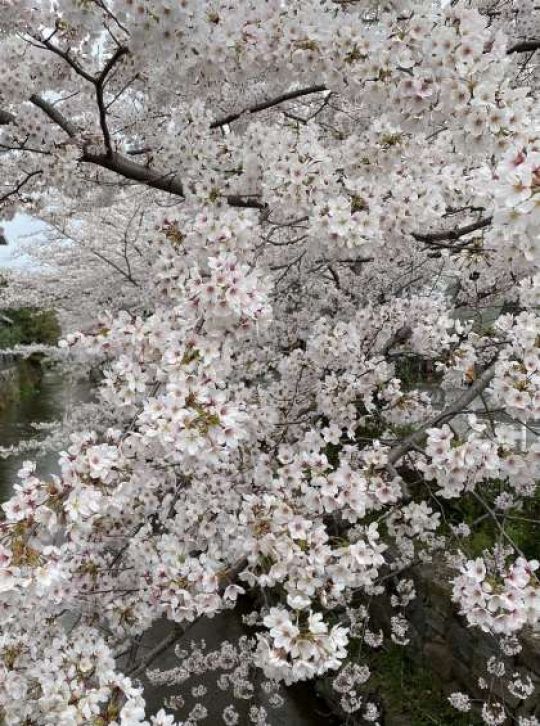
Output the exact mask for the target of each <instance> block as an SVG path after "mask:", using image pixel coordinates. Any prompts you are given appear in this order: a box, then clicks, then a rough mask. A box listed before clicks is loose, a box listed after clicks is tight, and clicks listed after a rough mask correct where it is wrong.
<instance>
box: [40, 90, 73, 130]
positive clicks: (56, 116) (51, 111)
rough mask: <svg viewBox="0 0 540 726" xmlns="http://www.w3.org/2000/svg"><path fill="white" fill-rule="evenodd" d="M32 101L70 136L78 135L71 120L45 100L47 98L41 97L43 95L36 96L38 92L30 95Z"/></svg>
mask: <svg viewBox="0 0 540 726" xmlns="http://www.w3.org/2000/svg"><path fill="white" fill-rule="evenodd" d="M30 101H31V102H32V103H33V104H34V106H37V107H38V108H40V109H41V110H42V111H43V112H44V113H46V114H47V116H48V117H49V118H50V119H51V121H54V123H55V124H56V125H57V126H60V128H61V129H62V130H63V131H65V132H66V134H67V135H68V136H70V137H71V138H73V137H74V136H76V135H77V127H76V126H75V125H74V124H73V123H72V122H71V121H69V120H68V119H67V118H66V117H65V116H64V114H63V113H61V112H60V111H59V110H58V109H57V108H56V106H53V105H52V103H49V102H48V101H45V99H44V98H41V96H36V94H34V95H32V96H30Z"/></svg>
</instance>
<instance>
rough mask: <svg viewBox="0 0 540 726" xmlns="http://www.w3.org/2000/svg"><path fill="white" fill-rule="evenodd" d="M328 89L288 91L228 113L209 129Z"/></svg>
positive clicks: (309, 88) (316, 88)
mask: <svg viewBox="0 0 540 726" xmlns="http://www.w3.org/2000/svg"><path fill="white" fill-rule="evenodd" d="M327 90H328V88H327V87H326V86H325V85H323V84H321V85H318V86H309V87H308V88H299V89H297V90H296V91H289V92H288V93H282V94H281V95H280V96H276V97H275V98H271V99H269V100H268V101H262V102H261V103H256V104H255V105H254V106H250V107H249V108H245V109H243V110H242V111H239V112H238V113H230V114H228V115H227V116H224V117H223V118H220V119H217V120H216V121H213V122H212V123H211V124H210V128H211V129H219V128H221V127H222V126H226V125H227V124H230V123H232V122H233V121H236V120H237V119H239V118H240V116H243V115H244V114H248V113H249V114H252V113H257V112H258V111H265V110H266V109H267V108H272V107H273V106H278V105H279V104H280V103H283V102H284V101H292V100H294V99H295V98H301V97H302V96H309V95H310V94H312V93H321V92H322V91H327Z"/></svg>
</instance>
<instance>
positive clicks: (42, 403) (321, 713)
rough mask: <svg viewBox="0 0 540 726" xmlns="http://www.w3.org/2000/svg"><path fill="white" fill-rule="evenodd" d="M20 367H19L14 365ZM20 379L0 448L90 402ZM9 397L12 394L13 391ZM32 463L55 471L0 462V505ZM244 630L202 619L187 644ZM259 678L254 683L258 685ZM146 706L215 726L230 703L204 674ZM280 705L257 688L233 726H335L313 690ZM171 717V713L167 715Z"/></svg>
mask: <svg viewBox="0 0 540 726" xmlns="http://www.w3.org/2000/svg"><path fill="white" fill-rule="evenodd" d="M19 365H21V364H19ZM19 373H20V380H21V381H22V382H23V384H22V385H21V386H20V390H19V391H18V393H16V395H9V396H3V393H4V392H3V391H1V390H0V402H1V404H2V405H1V407H0V446H2V447H8V446H11V445H16V444H17V443H19V442H21V441H24V440H28V439H34V438H36V437H40V438H41V437H42V436H43V433H42V432H40V431H38V430H37V429H36V428H35V426H34V424H37V423H40V422H49V423H52V422H54V421H59V420H61V419H62V418H63V417H64V416H66V415H68V414H69V412H70V410H71V409H72V407H73V406H75V405H76V404H77V402H78V401H88V400H89V398H90V387H89V386H88V385H87V384H84V383H82V384H81V383H74V382H72V381H69V380H68V379H67V378H66V376H65V375H63V374H62V372H60V371H59V370H58V369H55V368H51V369H44V370H43V371H41V372H40V371H39V370H37V371H34V373H33V375H31V376H30V379H31V380H29V377H28V375H27V371H24V370H22V371H19ZM12 393H13V392H12ZM28 459H31V460H36V461H37V470H38V474H40V475H41V476H46V475H47V474H50V473H55V472H57V471H58V467H57V452H48V453H46V454H44V455H41V456H39V457H37V458H36V456H35V454H34V452H25V453H23V454H20V455H17V456H12V457H10V458H8V459H1V458H0V501H5V500H6V499H7V498H9V496H10V492H11V491H12V489H13V485H14V483H16V481H17V471H18V469H20V467H21V465H22V463H23V461H25V460H28ZM168 628H169V626H168V624H166V623H165V622H164V621H161V622H158V623H156V625H155V626H154V627H153V628H152V630H151V631H150V632H149V633H147V634H146V635H145V637H144V639H143V641H142V642H141V649H140V654H141V655H144V652H145V650H146V651H148V650H150V649H151V648H152V647H153V646H154V645H155V644H156V643H157V642H159V640H161V638H162V637H163V635H164V634H165V633H166V632H167V629H168ZM245 634H246V630H245V627H244V626H243V624H242V619H241V616H240V614H239V613H238V612H237V611H236V610H234V611H228V612H226V613H223V614H222V615H219V616H217V617H216V618H214V619H212V620H204V621H201V622H200V623H198V624H197V625H195V626H194V627H193V629H191V630H190V631H189V635H188V636H187V638H186V640H187V642H188V643H189V642H191V641H194V642H198V643H200V642H201V641H202V640H204V641H205V643H206V646H207V648H208V650H215V649H217V648H219V647H220V644H221V643H222V642H223V641H226V640H228V641H231V642H234V641H235V640H236V639H238V638H239V637H240V636H241V635H245ZM179 664H180V661H179V660H178V658H176V656H175V654H174V651H173V650H171V651H169V652H168V653H166V654H165V655H164V656H163V657H162V658H161V659H160V660H159V662H158V663H157V664H156V663H155V664H153V667H155V666H156V665H158V666H159V668H160V669H170V668H175V667H178V666H179ZM260 681H261V679H259V683H260ZM198 685H202V686H203V688H205V689H206V691H207V693H206V695H205V696H204V697H201V698H198V697H197V698H195V697H193V696H192V694H191V689H192V688H193V687H197V686H198ZM145 692H146V694H147V698H148V703H149V707H150V708H151V710H152V711H153V712H155V711H157V710H159V708H160V707H161V706H162V705H163V702H164V701H165V700H168V699H169V698H171V697H173V698H174V697H178V696H180V697H181V698H182V699H184V700H185V706H184V707H183V708H181V709H180V710H179V711H178V712H176V713H175V715H176V717H177V718H178V719H179V720H180V719H186V717H187V715H188V713H189V711H190V710H191V708H192V707H193V705H194V703H196V702H197V701H199V702H203V703H204V704H205V706H206V707H207V708H208V714H207V715H206V718H205V719H204V720H201V721H200V723H201V724H209V725H211V726H214V725H216V726H218V725H219V724H223V719H222V713H223V709H224V708H225V707H226V706H227V705H228V704H229V703H231V700H232V699H231V698H230V696H229V695H228V694H227V693H226V692H223V691H221V690H220V689H219V688H218V686H217V681H216V677H215V675H213V674H208V675H204V676H202V677H201V679H198V680H197V679H195V680H194V681H191V680H190V681H187V682H186V683H184V684H182V685H178V686H173V687H164V686H159V687H152V686H150V684H149V683H148V682H145ZM281 693H282V695H283V696H284V702H283V705H282V706H281V707H280V708H279V709H276V710H273V709H271V708H269V707H268V696H267V694H266V693H264V690H263V688H262V687H260V686H259V688H258V690H257V691H256V692H255V695H254V697H253V698H252V699H250V700H249V701H248V700H245V701H242V700H240V701H235V706H236V708H237V710H238V712H239V715H240V721H239V723H238V726H250V724H252V723H253V721H252V720H251V718H250V708H251V707H252V706H257V707H260V706H266V707H267V711H268V723H269V724H271V726H322V725H323V724H324V726H338V724H339V722H338V721H336V720H335V719H334V718H333V717H332V716H331V714H329V713H328V709H327V707H326V704H325V703H324V702H323V701H322V700H321V699H319V698H318V697H317V696H316V694H315V691H314V689H313V688H312V687H311V686H308V685H298V686H295V687H293V688H289V689H286V690H285V689H283V690H282V692H281ZM169 712H170V713H173V711H172V710H169Z"/></svg>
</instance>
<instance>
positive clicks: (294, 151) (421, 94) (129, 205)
mask: <svg viewBox="0 0 540 726" xmlns="http://www.w3.org/2000/svg"><path fill="white" fill-rule="evenodd" d="M0 6H1V10H2V14H1V18H0V23H1V26H0V27H1V36H0V44H1V49H2V65H1V70H0V74H1V76H2V83H1V84H0V124H1V132H0V153H1V159H2V171H3V178H2V183H1V194H0V204H1V205H2V214H3V216H4V217H5V218H6V217H9V216H10V215H12V214H14V213H15V211H17V210H20V209H22V208H24V209H25V210H26V211H27V213H29V214H32V215H34V216H36V217H39V218H40V219H42V220H44V222H46V223H47V224H48V226H49V229H50V230H51V231H50V234H49V235H48V236H47V240H46V243H45V244H41V243H40V244H37V245H35V246H34V248H33V254H34V255H35V256H36V257H37V259H39V260H40V262H41V263H47V265H48V268H47V269H46V270H45V271H44V272H43V273H42V274H41V275H40V276H39V277H38V278H35V279H34V284H33V286H32V288H31V292H32V295H39V294H41V295H43V296H44V297H43V299H46V300H47V301H48V302H50V301H54V302H55V304H57V305H58V306H60V307H61V308H62V309H63V310H64V311H65V313H66V317H65V320H66V326H67V328H66V336H65V339H64V341H63V343H62V346H63V351H64V352H63V353H62V355H68V356H70V359H71V360H73V361H74V364H75V362H77V364H79V365H86V366H87V367H88V368H90V367H94V368H95V367H96V366H99V367H100V369H101V371H102V379H101V383H100V385H99V389H98V399H99V417H96V419H95V420H92V428H88V429H86V430H84V429H81V430H79V431H75V432H73V434H72V435H71V440H70V441H69V442H68V443H67V444H66V447H65V451H63V452H62V453H61V454H60V459H59V465H60V474H59V475H58V476H50V477H47V478H45V479H41V478H39V477H38V476H37V475H36V473H35V468H34V466H33V464H32V463H31V462H28V463H27V464H25V465H24V467H23V468H22V469H21V471H20V472H19V481H18V482H17V483H14V486H13V495H12V497H11V498H10V499H9V500H8V501H7V502H6V503H5V504H4V505H3V510H4V518H3V520H2V521H1V522H0V540H1V547H0V558H1V569H0V603H1V606H2V607H1V619H2V634H1V636H0V709H1V712H2V717H3V719H4V722H5V723H6V724H35V725H36V726H42V725H44V724H62V725H66V726H67V725H71V724H96V725H98V724H99V725H100V726H101V725H102V724H122V725H124V726H131V725H133V724H154V725H157V724H162V725H166V724H169V725H172V724H173V723H180V721H178V720H175V719H176V716H173V715H172V713H167V712H166V709H165V708H162V709H161V710H159V712H158V713H150V712H148V710H146V709H145V700H144V693H143V689H142V686H141V681H140V679H141V676H143V675H144V674H148V676H149V677H150V678H151V679H153V680H154V682H159V680H160V678H163V673H160V671H159V669H158V670H156V665H157V664H158V663H159V657H160V656H161V655H162V654H163V653H164V652H166V651H167V649H170V648H173V647H175V646H176V647H177V653H178V657H179V659H180V662H181V664H182V667H181V668H179V669H177V672H176V673H173V674H172V676H170V677H171V678H172V681H173V682H176V683H177V690H178V694H179V697H180V695H181V693H182V687H183V686H182V683H184V681H185V677H186V674H187V675H189V672H190V669H191V670H192V671H193V670H196V669H197V668H199V671H198V672H202V670H201V668H202V669H203V670H204V668H203V666H202V665H201V663H203V662H204V664H206V665H205V666H204V667H205V668H207V669H208V670H219V669H221V670H222V671H223V677H222V681H221V682H222V683H223V684H224V688H225V689H227V688H230V690H231V694H232V695H231V704H230V705H229V706H227V708H226V709H225V711H224V712H223V717H222V718H223V722H224V723H226V724H235V723H238V722H239V716H238V713H237V711H236V709H235V705H234V703H233V700H234V698H233V696H234V695H235V694H236V695H238V694H240V696H239V697H241V698H243V697H245V691H246V689H247V690H249V683H250V678H253V673H259V674H260V677H262V678H263V679H265V683H266V686H267V690H268V692H269V693H274V702H275V703H278V702H279V697H278V692H277V690H276V689H277V688H279V685H280V684H285V685H289V684H292V683H295V682H298V681H304V680H310V679H313V678H318V677H323V676H326V677H331V678H332V679H333V682H334V688H335V691H336V693H337V694H338V696H339V699H340V702H341V707H342V708H343V710H345V711H347V712H349V713H353V712H355V713H357V715H358V718H359V719H363V720H364V722H369V723H378V722H380V719H381V714H380V709H379V708H378V706H377V704H376V703H375V702H372V701H370V700H369V699H367V700H366V699H365V698H362V696H361V691H362V687H363V686H364V684H365V683H366V682H369V676H370V673H369V669H368V668H367V666H366V665H365V663H364V662H363V660H362V653H365V652H366V650H369V649H377V648H380V647H381V646H382V645H383V644H384V643H385V642H387V641H388V642H394V643H397V644H400V645H403V646H404V647H405V646H406V645H407V642H408V637H407V630H408V621H407V607H408V605H409V603H410V602H411V601H412V600H413V599H414V597H415V587H414V581H413V574H414V571H415V568H416V567H418V566H419V565H421V564H422V563H425V562H429V561H430V560H432V559H433V558H444V557H446V563H445V564H446V566H447V569H445V572H446V571H447V570H448V572H449V573H450V574H449V576H448V581H449V582H448V585H449V592H450V593H451V597H452V599H453V601H454V602H455V606H456V608H457V609H458V610H459V612H460V613H461V615H462V616H463V618H465V619H466V621H467V622H468V623H469V624H470V626H471V627H477V628H480V629H481V630H482V631H484V632H487V633H491V634H492V635H494V636H496V637H497V638H498V639H499V641H500V644H501V652H502V654H503V655H505V654H506V655H509V654H510V655H511V654H512V653H515V652H517V650H519V647H520V646H519V638H520V636H521V634H522V633H523V632H524V630H526V629H531V628H532V629H538V627H539V626H540V586H539V580H538V568H539V563H538V562H537V561H536V560H535V559H534V558H533V557H532V556H531V554H530V553H528V552H527V551H524V548H523V547H522V546H521V544H520V542H519V541H516V538H515V537H514V536H513V534H512V531H511V526H510V525H511V524H512V522H513V521H514V520H516V519H519V518H520V517H522V515H523V513H525V514H526V513H527V509H528V507H530V506H531V503H532V502H534V497H535V496H537V494H536V488H535V487H536V480H537V478H538V471H539V462H540V446H539V444H538V442H537V441H536V439H535V430H534V422H535V420H536V419H538V418H540V373H539V369H540V362H539V361H540V357H539V333H540V329H539V324H538V315H537V308H538V303H539V296H540V272H539V271H538V263H539V260H540V246H539V230H540V128H539V126H538V118H539V114H538V104H537V73H538V67H537V64H536V56H537V54H536V51H537V50H538V48H539V46H540V41H539V40H538V7H537V6H535V5H534V3H533V2H528V0H520V2H519V3H513V2H502V1H501V2H497V1H496V0H494V1H493V2H489V3H486V2H481V3H480V2H479V3H474V2H465V1H463V0H460V1H459V2H440V3H438V2H431V0H418V1H415V0H410V1H407V0H400V2H370V1H369V0H365V1H359V0H350V1H349V2H347V1H346V0H287V2H282V1H281V0H243V1H242V2H235V1H234V0H229V1H228V2H225V1H223V2H222V1H220V0H208V1H207V0H182V1H181V2H178V1H176V0H174V1H173V0H56V1H55V2H48V1H46V0H44V1H43V2H39V3H36V2H32V1H31V0H13V1H12V0H2V2H1V3H0ZM535 21H536V25H535ZM27 292H28V288H27V284H22V281H21V280H20V279H16V277H15V278H14V279H13V280H12V285H11V286H8V287H7V289H6V291H5V292H4V293H3V294H4V295H5V296H6V299H8V301H9V303H10V304H16V302H17V301H18V300H22V299H24V297H25V295H26V294H27ZM75 324H77V325H78V326H79V328H80V330H79V331H78V330H76V329H75ZM411 371H412V372H414V371H420V374H419V375H412V374H411ZM516 431H519V432H521V431H525V432H526V434H527V435H526V436H525V438H524V439H523V441H522V440H521V438H520V439H519V440H518V439H517V438H516ZM525 439H526V440H525ZM462 505H463V506H462ZM471 509H473V510H474V511H475V512H478V511H480V512H481V515H480V517H478V519H482V520H483V521H486V520H487V521H488V522H489V523H490V530H489V531H490V532H491V533H492V537H491V542H490V546H489V547H488V548H485V549H484V550H483V551H482V552H475V551H474V547H473V546H472V544H471V543H472V540H473V536H474V532H475V526H477V524H476V522H473V521H471V519H470V517H469V518H468V517H467V511H469V510H471ZM475 516H476V515H475ZM384 593H387V595H388V596H389V598H390V601H391V605H392V609H393V613H394V614H393V616H392V617H391V618H390V620H389V622H388V623H387V624H386V628H385V629H383V630H382V631H380V632H379V631H378V630H376V629H375V626H374V625H373V612H372V609H371V604H372V602H373V598H374V597H376V596H379V595H382V594H384ZM239 601H241V602H242V603H249V604H250V608H251V610H252V612H251V614H250V615H248V616H246V618H245V620H246V627H249V628H250V633H251V635H250V636H249V637H248V636H246V637H243V638H241V639H240V640H239V641H237V642H228V643H224V644H223V645H222V647H221V649H220V650H219V651H215V652H210V653H205V652H204V650H195V651H193V648H195V646H192V651H189V649H188V650H186V649H183V647H184V646H183V643H184V638H185V636H186V637H187V634H188V633H189V629H190V627H191V626H192V625H193V624H194V623H196V622H198V621H200V620H201V619H203V618H212V617H213V616H214V615H216V614H218V613H220V612H222V611H224V610H226V609H232V608H235V607H236V605H237V603H238V602H239ZM160 619H166V620H167V621H168V622H169V623H170V628H169V631H168V633H167V635H166V636H165V637H164V638H163V640H161V641H160V642H157V643H156V644H155V646H154V647H153V648H151V649H150V650H149V651H148V650H146V651H142V650H141V649H140V647H139V646H140V639H141V637H142V635H143V634H144V633H145V632H146V631H148V629H149V628H150V627H151V626H152V624H154V623H155V622H157V621H158V620H160ZM351 654H354V657H352V655H351ZM194 663H195V664H198V665H194ZM488 673H489V674H490V676H489V677H490V678H491V679H492V680H493V679H498V680H501V679H502V680H503V681H504V688H507V690H508V692H509V693H510V694H512V695H513V696H514V697H517V698H519V699H522V700H526V699H527V698H529V697H530V696H531V693H532V682H531V681H530V679H527V677H526V676H523V675H520V674H517V673H512V672H510V673H508V674H506V675H505V673H504V670H503V669H502V668H501V665H500V663H499V662H498V661H496V662H495V661H494V662H490V663H488ZM175 679H176V680H175ZM223 679H224V680H223ZM274 691H275V692H274ZM485 693H486V696H485V699H484V701H483V702H482V703H480V704H477V705H476V706H475V708H477V710H478V712H479V713H480V714H481V718H482V719H483V721H484V722H485V723H486V724H502V723H519V724H520V726H533V725H534V724H537V723H538V720H537V719H536V718H535V716H534V715H530V716H523V715H521V716H519V717H514V716H513V714H512V712H511V709H510V706H509V705H508V704H507V702H506V701H505V699H504V697H501V696H500V695H499V691H498V690H494V689H493V688H492V687H490V683H489V682H487V681H486V688H485ZM495 694H497V695H495ZM451 703H452V705H454V706H455V707H456V709H458V710H461V711H467V710H469V709H470V708H472V701H471V699H470V697H469V695H468V694H466V693H456V694H453V695H452V696H451ZM203 717H204V694H202V692H201V703H200V704H198V706H197V707H196V708H195V709H194V710H193V711H192V712H191V713H190V714H186V715H185V719H184V721H185V723H186V724H190V725H191V724H194V723H196V722H197V721H198V720H201V718H203ZM249 718H250V719H251V721H252V722H253V723H259V724H263V723H267V722H268V723H271V714H270V713H266V711H265V709H264V708H263V707H257V706H253V708H252V710H251V711H250V716H249ZM516 719H517V720H516ZM359 722H361V721H359Z"/></svg>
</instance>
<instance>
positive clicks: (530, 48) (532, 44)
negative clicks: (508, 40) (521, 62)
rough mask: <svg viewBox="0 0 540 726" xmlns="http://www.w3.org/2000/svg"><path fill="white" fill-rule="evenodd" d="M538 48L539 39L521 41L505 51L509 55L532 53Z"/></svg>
mask: <svg viewBox="0 0 540 726" xmlns="http://www.w3.org/2000/svg"><path fill="white" fill-rule="evenodd" d="M539 48H540V39H538V38H537V39H536V40H523V41H521V42H520V43H516V44H515V45H512V46H510V48H508V50H507V51H506V52H507V53H508V54H509V55H510V53H534V51H535V50H538V49H539Z"/></svg>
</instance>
